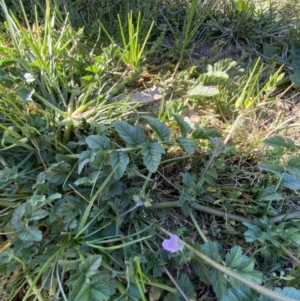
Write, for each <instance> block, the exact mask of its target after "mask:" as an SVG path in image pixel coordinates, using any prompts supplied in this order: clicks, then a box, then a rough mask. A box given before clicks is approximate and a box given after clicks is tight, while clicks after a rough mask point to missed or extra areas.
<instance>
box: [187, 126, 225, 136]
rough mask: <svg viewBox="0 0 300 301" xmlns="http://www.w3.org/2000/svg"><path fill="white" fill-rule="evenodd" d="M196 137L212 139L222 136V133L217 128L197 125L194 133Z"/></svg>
mask: <svg viewBox="0 0 300 301" xmlns="http://www.w3.org/2000/svg"><path fill="white" fill-rule="evenodd" d="M192 136H193V138H194V139H211V138H215V137H221V133H220V132H219V131H218V130H216V129H206V128H199V127H197V128H196V129H195V130H194V131H193V134H192Z"/></svg>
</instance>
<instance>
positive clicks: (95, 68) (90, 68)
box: [85, 65, 102, 74]
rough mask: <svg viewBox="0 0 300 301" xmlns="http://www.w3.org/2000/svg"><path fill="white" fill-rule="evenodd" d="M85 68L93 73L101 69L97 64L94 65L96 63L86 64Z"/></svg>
mask: <svg viewBox="0 0 300 301" xmlns="http://www.w3.org/2000/svg"><path fill="white" fill-rule="evenodd" d="M85 70H86V71H89V72H92V73H95V74H97V73H99V72H101V71H102V70H101V69H100V68H99V67H98V66H96V65H91V66H88V67H87V68H85Z"/></svg>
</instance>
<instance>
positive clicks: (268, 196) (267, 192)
mask: <svg viewBox="0 0 300 301" xmlns="http://www.w3.org/2000/svg"><path fill="white" fill-rule="evenodd" d="M260 199H261V200H262V201H280V200H282V199H283V197H282V195H281V194H279V193H277V192H276V189H275V188H274V187H266V188H265V189H264V191H263V193H262V195H261V197H260Z"/></svg>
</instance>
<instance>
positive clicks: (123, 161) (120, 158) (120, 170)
mask: <svg viewBox="0 0 300 301" xmlns="http://www.w3.org/2000/svg"><path fill="white" fill-rule="evenodd" d="M109 160H110V165H111V166H112V168H113V169H114V168H116V167H117V169H116V171H115V174H114V178H115V179H116V180H119V179H121V178H122V176H123V174H124V172H125V170H126V167H127V165H128V163H129V157H128V155H127V153H125V152H121V151H120V152H118V151H115V150H114V151H112V152H111V153H110V157H109Z"/></svg>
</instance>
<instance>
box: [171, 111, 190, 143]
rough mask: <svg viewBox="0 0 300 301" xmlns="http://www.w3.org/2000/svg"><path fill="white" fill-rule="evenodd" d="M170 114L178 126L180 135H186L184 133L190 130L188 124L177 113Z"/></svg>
mask: <svg viewBox="0 0 300 301" xmlns="http://www.w3.org/2000/svg"><path fill="white" fill-rule="evenodd" d="M172 116H173V117H174V119H175V121H176V123H177V124H178V126H179V129H180V132H181V135H182V136H183V137H186V135H187V134H188V133H189V132H190V131H191V127H190V125H189V124H188V123H187V122H186V121H185V120H184V119H183V118H182V117H181V116H180V115H179V114H173V115H172Z"/></svg>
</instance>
